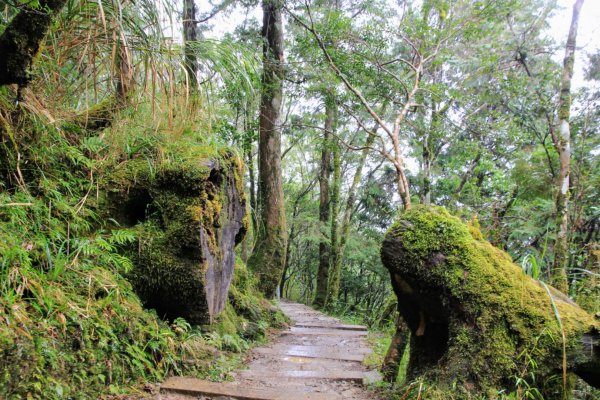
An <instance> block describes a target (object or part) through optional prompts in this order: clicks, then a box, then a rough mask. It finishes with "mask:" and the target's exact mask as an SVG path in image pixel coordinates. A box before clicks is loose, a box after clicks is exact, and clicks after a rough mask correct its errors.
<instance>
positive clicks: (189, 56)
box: [183, 0, 198, 91]
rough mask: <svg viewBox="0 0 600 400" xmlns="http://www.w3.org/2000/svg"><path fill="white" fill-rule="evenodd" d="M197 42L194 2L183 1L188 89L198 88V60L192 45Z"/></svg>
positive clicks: (185, 64) (189, 0)
mask: <svg viewBox="0 0 600 400" xmlns="http://www.w3.org/2000/svg"><path fill="white" fill-rule="evenodd" d="M197 40H198V37H197V33H196V4H195V2H194V0H184V1H183V46H184V50H183V51H184V66H185V70H186V73H187V76H188V80H189V81H188V82H189V89H190V91H192V90H193V89H195V88H196V87H197V86H198V75H197V74H198V58H197V57H196V51H195V49H194V44H195V42H196V41H197Z"/></svg>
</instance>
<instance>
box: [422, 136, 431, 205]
mask: <svg viewBox="0 0 600 400" xmlns="http://www.w3.org/2000/svg"><path fill="white" fill-rule="evenodd" d="M421 203H422V204H427V205H429V204H431V152H430V151H429V135H427V136H426V137H425V138H424V140H423V191H422V193H421Z"/></svg>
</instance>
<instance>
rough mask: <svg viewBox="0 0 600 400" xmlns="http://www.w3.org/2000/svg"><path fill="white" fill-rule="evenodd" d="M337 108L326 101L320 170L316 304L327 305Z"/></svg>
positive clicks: (318, 305)
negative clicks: (331, 182)
mask: <svg viewBox="0 0 600 400" xmlns="http://www.w3.org/2000/svg"><path fill="white" fill-rule="evenodd" d="M334 118H335V110H334V108H333V105H332V102H330V101H328V100H327V99H326V101H325V129H324V130H323V145H322V146H323V147H322V149H321V170H320V172H319V227H320V231H321V239H320V242H319V268H318V270H317V294H316V296H315V302H314V305H315V306H316V307H325V305H326V303H327V295H328V292H329V269H330V261H331V259H330V250H331V248H330V240H329V238H327V237H326V235H325V227H326V226H327V224H328V222H329V210H330V202H329V176H330V175H331V146H332V140H331V134H332V132H333V124H334Z"/></svg>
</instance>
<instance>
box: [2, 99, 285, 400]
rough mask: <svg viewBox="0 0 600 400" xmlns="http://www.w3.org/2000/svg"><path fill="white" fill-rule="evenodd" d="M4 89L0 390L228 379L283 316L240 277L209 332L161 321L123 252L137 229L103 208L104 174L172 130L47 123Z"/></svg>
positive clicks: (114, 389)
mask: <svg viewBox="0 0 600 400" xmlns="http://www.w3.org/2000/svg"><path fill="white" fill-rule="evenodd" d="M1 90H2V91H1V92H0V238H1V240H0V255H1V256H0V257H1V258H0V397H2V398H6V399H21V398H33V399H63V398H73V399H76V398H82V399H83V398H98V397H101V396H104V395H107V394H111V393H123V392H127V391H130V390H132V389H131V388H133V387H136V385H138V384H142V383H145V382H158V381H161V380H163V379H164V378H165V377H166V376H168V375H171V374H190V375H196V376H199V377H204V378H209V379H215V380H222V379H227V376H228V372H229V371H231V369H232V368H235V367H236V366H237V365H238V364H239V362H240V360H241V356H239V355H236V354H235V353H239V352H242V351H244V350H247V349H248V348H249V347H250V346H251V343H252V341H254V340H257V339H260V338H262V337H264V334H265V332H266V330H267V328H268V326H269V325H270V324H272V323H277V322H278V320H280V319H281V317H280V316H278V315H277V314H276V313H274V312H272V311H271V310H269V306H268V304H265V303H264V302H265V301H264V300H260V299H258V297H257V296H258V294H257V293H256V292H255V291H253V290H252V287H251V286H252V285H251V282H250V278H248V277H247V276H246V277H244V276H242V277H238V278H236V279H237V285H238V286H237V289H234V290H237V292H236V293H234V296H233V297H232V299H233V300H236V304H234V307H232V306H231V305H230V306H228V307H229V308H228V311H227V312H226V313H225V315H224V316H223V317H220V318H219V320H218V321H217V322H216V323H215V325H213V326H211V327H208V328H206V329H208V330H205V331H200V330H199V328H195V327H191V326H190V325H189V324H188V323H187V322H186V321H185V320H181V319H179V320H175V321H173V323H172V324H168V323H166V322H164V321H162V320H160V319H159V318H158V317H157V315H156V313H154V312H153V311H149V310H145V309H144V308H143V307H142V304H141V303H140V300H139V298H138V297H137V296H136V295H135V293H134V292H133V290H132V287H131V285H130V284H129V282H128V281H127V280H126V279H125V276H126V274H127V272H128V271H129V270H130V269H131V268H132V263H131V261H130V260H129V259H128V258H126V257H124V256H123V255H121V253H120V249H121V247H122V246H125V245H128V244H131V243H134V242H136V240H137V239H136V237H135V233H134V232H135V231H134V230H133V229H123V228H119V227H118V226H117V224H116V221H111V220H103V218H102V217H100V215H102V213H101V210H99V209H98V208H97V204H99V203H98V197H99V195H100V194H99V191H100V187H101V186H100V185H99V183H98V182H99V181H100V180H102V174H103V172H104V171H105V170H107V169H110V167H111V166H113V165H115V164H117V163H119V162H121V161H123V160H124V159H127V158H133V157H140V158H144V157H146V158H147V159H148V160H149V161H148V162H153V163H159V162H160V160H159V159H157V158H156V157H155V156H156V154H160V148H161V146H162V147H165V148H166V147H168V146H166V145H164V144H161V143H160V140H162V139H164V135H163V136H161V135H160V133H158V134H157V133H156V132H157V130H156V129H152V127H147V128H146V129H142V128H139V129H138V131H136V132H134V134H132V135H124V134H122V133H120V134H116V133H115V134H114V135H111V131H110V130H105V131H103V132H90V131H87V130H85V129H84V128H82V127H80V126H78V125H76V124H69V123H64V122H63V123H58V122H57V123H53V124H50V123H49V121H48V120H44V119H41V118H40V117H39V116H38V115H36V114H35V113H30V112H28V111H27V110H25V109H23V108H21V107H19V106H17V105H15V103H14V102H13V101H12V100H11V99H12V97H13V96H14V93H12V92H11V91H10V90H8V89H6V88H2V89H1ZM140 121H141V120H138V126H140V127H141V126H142V125H143V123H142V122H140ZM134 125H135V124H132V126H134ZM122 129H126V127H125V126H124V125H122V124H117V125H116V127H115V128H114V129H113V133H114V132H121V131H120V130H122ZM130 133H131V132H130ZM187 133H189V132H187ZM185 134H186V132H182V133H181V135H178V136H177V138H176V139H177V140H179V139H181V136H182V135H185ZM115 138H117V139H119V140H115ZM185 140H187V141H193V140H194V139H193V138H192V137H190V135H188V136H187V138H185ZM181 147H186V145H183V146H181ZM149 149H152V151H149ZM157 149H158V150H159V151H157ZM172 156H174V155H172ZM150 157H154V158H153V159H152V160H150ZM156 165H158V164H156ZM240 265H241V264H240ZM240 269H243V268H242V266H240ZM240 273H241V274H242V275H244V274H246V272H245V271H241V272H240ZM238 275H239V274H238ZM244 313H246V315H242V314H244ZM280 322H283V321H280ZM250 328H252V329H250Z"/></svg>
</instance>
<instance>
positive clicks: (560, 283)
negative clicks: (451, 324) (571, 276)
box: [550, 0, 583, 292]
mask: <svg viewBox="0 0 600 400" xmlns="http://www.w3.org/2000/svg"><path fill="white" fill-rule="evenodd" d="M582 5H583V0H577V1H576V2H575V4H574V5H573V18H572V19H571V27H570V29H569V37H568V38H567V46H566V49H565V58H564V63H563V72H562V78H561V82H560V97H559V103H558V129H559V133H560V137H559V138H558V143H557V146H556V147H557V148H556V150H557V151H558V155H559V161H560V171H559V174H558V193H557V195H556V240H555V242H554V265H553V268H552V271H551V275H550V276H551V283H552V284H553V285H554V286H556V287H557V288H558V289H560V290H562V291H564V292H567V291H568V289H569V284H568V281H567V263H568V260H569V255H568V252H569V245H568V238H567V233H568V228H569V178H570V174H571V171H570V162H571V160H570V159H571V132H570V127H569V117H570V114H571V78H572V77H573V64H574V63H575V43H576V39H577V25H578V23H579V12H580V11H581V6H582Z"/></svg>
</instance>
